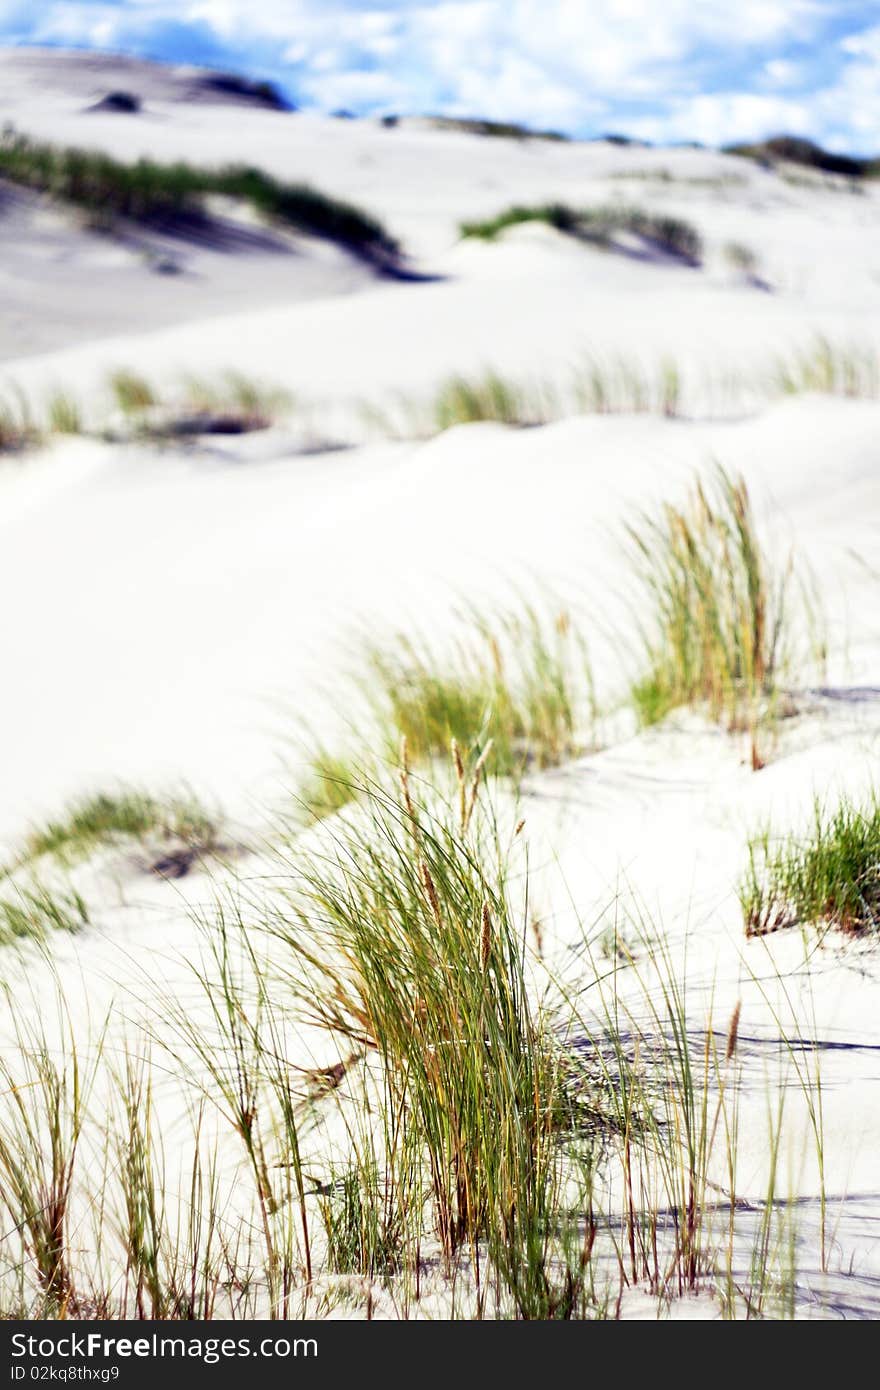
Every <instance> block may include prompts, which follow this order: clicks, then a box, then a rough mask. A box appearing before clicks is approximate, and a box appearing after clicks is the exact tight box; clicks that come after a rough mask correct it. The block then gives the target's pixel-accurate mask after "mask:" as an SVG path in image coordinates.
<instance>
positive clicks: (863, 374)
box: [775, 334, 880, 400]
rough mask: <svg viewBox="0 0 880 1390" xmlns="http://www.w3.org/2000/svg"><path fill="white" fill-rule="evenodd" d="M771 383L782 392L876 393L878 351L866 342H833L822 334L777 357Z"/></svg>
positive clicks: (879, 370)
mask: <svg viewBox="0 0 880 1390" xmlns="http://www.w3.org/2000/svg"><path fill="white" fill-rule="evenodd" d="M775 384H776V388H777V390H778V391H779V392H780V393H781V394H783V395H801V394H803V393H804V392H807V391H816V392H820V393H822V394H824V395H829V396H847V397H850V398H853V399H869V400H871V399H876V398H877V397H878V396H880V354H878V352H877V350H876V348H873V347H869V346H866V345H855V344H849V345H847V344H843V343H835V342H833V341H831V340H830V339H829V338H826V337H824V336H823V335H822V334H817V336H816V337H815V338H814V339H813V340H812V341H811V342H810V343H809V344H808V345H807V346H806V347H805V348H803V349H801V350H800V351H797V352H792V353H789V354H787V355H786V356H785V357H780V358H778V359H777V362H776V365H775Z"/></svg>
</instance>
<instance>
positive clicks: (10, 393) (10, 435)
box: [0, 384, 41, 454]
mask: <svg viewBox="0 0 880 1390" xmlns="http://www.w3.org/2000/svg"><path fill="white" fill-rule="evenodd" d="M40 438H41V434H40V430H39V429H38V428H37V425H36V422H35V420H34V417H33V413H32V411H31V407H30V403H29V401H28V398H27V396H26V395H25V393H24V392H23V391H22V390H21V389H20V388H19V387H18V386H16V385H15V384H8V385H7V386H6V387H5V389H4V391H3V392H2V394H0V454H7V453H8V454H14V453H18V452H20V451H21V450H22V449H27V448H30V447H32V446H33V445H35V444H38V443H39V442H40Z"/></svg>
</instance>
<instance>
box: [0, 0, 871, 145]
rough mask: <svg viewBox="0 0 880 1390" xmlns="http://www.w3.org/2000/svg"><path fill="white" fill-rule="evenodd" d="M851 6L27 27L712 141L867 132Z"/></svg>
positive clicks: (152, 5)
mask: <svg viewBox="0 0 880 1390" xmlns="http://www.w3.org/2000/svg"><path fill="white" fill-rule="evenodd" d="M842 9H846V10H849V11H851V12H852V13H853V14H855V13H856V10H857V5H856V0H737V3H736V4H731V3H730V0H439V3H431V2H430V0H260V3H258V4H255V3H254V0H117V3H112V0H46V3H43V4H40V5H38V6H36V7H31V14H30V20H29V28H28V32H30V33H31V34H33V35H34V36H35V37H36V38H37V39H39V40H51V41H56V42H57V41H59V40H60V41H64V42H90V43H93V44H102V45H104V46H108V47H114V46H115V47H119V48H123V49H125V48H132V47H134V48H137V49H139V51H151V52H155V51H156V48H157V44H160V43H161V39H162V35H163V33H167V34H168V35H173V34H177V35H179V34H181V33H182V32H183V31H184V30H186V29H187V28H188V27H189V28H191V29H192V30H193V33H194V34H195V35H196V36H198V35H208V36H210V38H211V40H212V41H213V43H214V45H215V47H214V48H213V49H210V50H209V51H208V52H207V54H206V59H207V61H216V56H215V55H216V53H217V52H219V53H220V54H222V56H223V60H224V61H225V62H226V63H227V65H229V66H239V67H248V66H251V67H256V68H259V69H260V71H261V74H262V75H269V74H270V73H271V74H272V75H275V76H277V77H282V78H283V77H284V76H285V65H287V67H288V68H289V70H290V71H289V80H290V82H291V85H292V86H293V88H294V90H295V93H296V95H297V96H298V97H299V98H300V99H301V100H303V101H305V102H308V103H310V104H316V105H320V106H324V107H327V108H333V107H335V106H339V105H351V106H354V107H357V108H358V109H364V108H366V109H386V110H388V109H392V108H394V109H397V110H400V111H403V112H406V111H426V110H445V111H456V112H459V113H462V112H469V113H471V114H475V115H488V116H492V117H496V118H498V119H515V120H523V121H527V122H530V123H532V124H541V125H546V124H551V125H554V124H555V125H564V126H565V127H567V128H569V129H572V130H590V129H597V128H601V127H605V128H607V127H609V126H612V127H614V128H618V129H624V130H629V131H631V132H633V133H641V134H646V133H647V132H649V131H650V132H651V133H652V134H653V136H654V137H655V138H658V139H664V138H678V139H704V140H710V141H711V140H715V139H733V138H747V137H749V136H753V135H758V134H766V133H767V131H768V129H777V128H783V127H784V128H788V129H795V130H804V131H805V132H806V131H812V132H813V133H816V134H820V133H821V129H822V128H824V127H823V122H824V123H825V126H826V127H827V126H828V125H833V126H834V128H835V129H851V130H853V131H854V132H860V131H861V132H864V136H865V138H868V134H869V130H868V125H869V121H870V119H872V118H873V115H875V114H876V104H875V95H876V70H877V65H878V58H880V27H877V26H876V25H875V26H871V25H869V23H868V19H869V17H870V15H871V12H873V15H874V16H876V0H864V5H863V7H862V15H863V22H862V25H861V27H859V25H858V23H857V22H856V19H854V20H853V22H852V25H851V31H850V32H849V33H847V34H845V35H844V37H843V38H842V40H838V41H837V43H836V44H833V43H831V42H830V39H829V38H828V34H829V32H830V31H829V30H828V25H829V23H830V21H831V20H834V19H837V21H838V25H839V19H840V15H841V10H842ZM6 12H9V13H10V15H12V14H13V13H14V16H15V17H16V19H17V20H18V22H19V23H20V22H21V21H20V16H21V15H22V14H23V13H26V11H25V9H24V6H23V5H22V4H21V3H20V0H0V21H2V20H3V19H4V15H5V14H6ZM11 23H12V21H10V24H11ZM7 27H9V26H7ZM795 38H796V40H797V45H798V48H797V53H796V54H794V55H793V54H792V52H791V46H792V43H793V41H794V40H795ZM170 42H171V40H170V39H169V43H170ZM194 45H196V46H197V43H196V39H194V40H193V44H190V45H189V47H190V48H192V47H193V46H194ZM162 51H164V50H162ZM804 55H806V60H805V61H802V60H803V59H804ZM169 56H171V55H170V54H169ZM188 56H190V57H192V53H191V52H190V53H189V54H188ZM811 71H814V72H815V71H819V72H824V76H822V77H821V79H820V78H818V77H816V76H813V77H812V78H811V76H810V73H811ZM872 72H873V73H874V76H872ZM811 82H812V83H813V85H814V87H817V88H818V90H815V91H813V92H812V93H811V92H809V85H810V83H811ZM847 101H851V102H853V103H854V109H853V111H852V113H851V116H850V117H847V114H846V112H845V110H844V107H845V104H846V102H847ZM689 123H690V124H689ZM725 123H728V124H725Z"/></svg>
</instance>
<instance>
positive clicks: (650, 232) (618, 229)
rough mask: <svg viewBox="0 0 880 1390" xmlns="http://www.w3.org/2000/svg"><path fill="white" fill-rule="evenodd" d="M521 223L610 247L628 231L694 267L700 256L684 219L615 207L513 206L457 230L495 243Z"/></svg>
mask: <svg viewBox="0 0 880 1390" xmlns="http://www.w3.org/2000/svg"><path fill="white" fill-rule="evenodd" d="M524 222H544V223H546V224H547V226H550V227H555V228H556V230H557V231H560V232H565V233H567V234H568V235H569V236H574V237H578V238H580V239H581V240H582V241H589V242H592V243H593V244H594V245H597V246H605V247H608V246H611V245H612V244H613V242H614V239H615V237H616V236H619V235H620V234H621V233H625V232H628V233H630V234H631V235H633V236H637V237H641V238H642V239H643V240H644V241H647V242H651V243H652V244H653V245H655V246H657V247H659V248H660V249H661V250H663V251H666V252H668V253H669V254H670V255H674V256H679V257H680V258H681V259H683V260H686V261H688V262H690V263H691V264H693V265H697V264H699V262H700V259H701V257H702V254H703V244H702V239H701V237H700V234H699V232H698V231H697V230H696V228H695V227H693V226H692V225H691V223H689V222H686V221H684V219H683V218H680V217H671V216H669V215H668V214H665V213H654V212H647V211H645V209H643V208H635V207H625V206H623V205H618V204H610V205H609V206H607V207H593V208H575V207H571V206H569V205H568V204H565V203H541V204H536V205H534V206H522V205H516V206H514V207H510V208H506V209H505V210H504V211H503V212H500V213H498V214H497V215H496V216H495V217H490V218H486V219H485V220H483V221H477V222H463V223H462V224H461V228H460V230H461V235H462V236H463V237H476V238H479V239H480V240H482V241H495V240H496V238H497V237H499V236H500V235H501V233H502V232H505V231H507V229H508V228H509V227H515V226H519V225H521V224H522V223H524Z"/></svg>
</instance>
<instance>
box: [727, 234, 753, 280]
mask: <svg viewBox="0 0 880 1390" xmlns="http://www.w3.org/2000/svg"><path fill="white" fill-rule="evenodd" d="M721 249H722V255H723V256H724V259H725V261H726V262H727V264H728V265H729V266H730V267H731V269H732V270H738V271H739V272H740V273H741V274H743V275H755V274H756V273H757V270H758V256H757V253H756V252H755V251H754V250H753V248H752V247H751V246H747V245H746V243H745V242H743V241H726V242H725V243H724V246H723V247H722V248H721Z"/></svg>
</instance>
